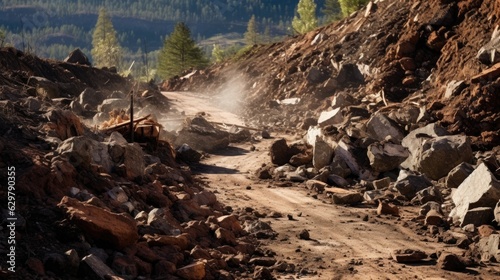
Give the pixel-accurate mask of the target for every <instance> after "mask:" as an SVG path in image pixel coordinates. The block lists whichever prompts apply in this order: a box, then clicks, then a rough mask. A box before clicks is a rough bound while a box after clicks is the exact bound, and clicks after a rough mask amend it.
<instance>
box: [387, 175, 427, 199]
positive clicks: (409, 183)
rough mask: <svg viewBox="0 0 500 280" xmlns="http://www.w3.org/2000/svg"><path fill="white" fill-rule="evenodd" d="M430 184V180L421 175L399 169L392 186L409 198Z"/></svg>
mask: <svg viewBox="0 0 500 280" xmlns="http://www.w3.org/2000/svg"><path fill="white" fill-rule="evenodd" d="M430 186H432V183H431V181H429V179H427V178H426V177H425V176H423V175H417V174H414V173H413V172H410V171H406V170H401V171H400V172H399V176H398V179H397V181H396V183H395V184H394V187H395V188H396V189H397V190H398V191H399V193H400V194H402V195H403V196H405V197H406V198H407V199H409V200H411V199H413V198H414V197H415V195H416V194H417V193H418V192H419V191H421V190H423V189H426V188H428V187H430Z"/></svg>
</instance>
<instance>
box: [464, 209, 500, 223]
mask: <svg viewBox="0 0 500 280" xmlns="http://www.w3.org/2000/svg"><path fill="white" fill-rule="evenodd" d="M492 220H493V208H491V207H478V208H474V209H470V210H468V211H467V213H465V216H464V217H463V220H462V222H461V223H460V226H461V227H463V226H465V225H469V224H473V225H474V226H476V227H478V226H481V225H487V224H490V223H491V221H492Z"/></svg>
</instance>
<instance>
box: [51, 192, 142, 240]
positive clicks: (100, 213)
mask: <svg viewBox="0 0 500 280" xmlns="http://www.w3.org/2000/svg"><path fill="white" fill-rule="evenodd" d="M58 207H60V208H62V209H63V210H64V211H65V212H66V214H67V215H68V216H69V219H70V220H71V221H73V222H74V223H75V224H76V225H77V226H78V227H79V228H80V229H81V230H82V231H83V232H84V233H85V234H86V235H88V236H90V237H91V238H93V239H94V240H96V241H98V242H101V243H102V244H103V245H105V246H110V247H112V248H114V249H123V248H126V247H128V246H131V245H133V244H135V243H136V242H137V240H138V239H139V235H138V233H137V226H136V222H135V221H134V220H133V219H132V218H130V217H128V216H127V215H125V214H114V213H111V212H109V211H107V210H104V209H102V208H99V207H96V206H93V205H89V204H86V203H81V202H79V201H78V200H76V199H74V198H70V197H64V198H63V199H62V200H61V202H60V203H59V204H58Z"/></svg>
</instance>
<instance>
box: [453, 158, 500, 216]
mask: <svg viewBox="0 0 500 280" xmlns="http://www.w3.org/2000/svg"><path fill="white" fill-rule="evenodd" d="M452 200H453V203H454V204H455V208H454V209H453V210H452V211H451V213H450V217H451V218H453V220H454V221H458V222H460V223H463V221H464V218H465V216H466V215H467V212H468V211H469V210H472V209H474V208H478V207H490V208H494V207H495V205H496V204H497V203H498V201H499V200H500V182H499V181H498V180H497V179H496V178H495V176H494V175H493V174H492V173H491V171H490V170H489V169H488V167H487V166H486V165H485V164H484V163H481V164H480V165H479V166H478V167H477V168H476V170H474V172H472V174H471V175H470V176H469V177H467V178H466V179H465V180H464V181H463V182H462V184H460V186H459V187H458V188H457V189H456V191H455V192H454V193H453V194H452Z"/></svg>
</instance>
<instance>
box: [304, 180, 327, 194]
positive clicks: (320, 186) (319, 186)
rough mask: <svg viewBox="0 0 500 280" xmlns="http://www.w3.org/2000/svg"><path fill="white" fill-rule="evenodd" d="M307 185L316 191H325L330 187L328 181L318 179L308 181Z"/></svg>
mask: <svg viewBox="0 0 500 280" xmlns="http://www.w3.org/2000/svg"><path fill="white" fill-rule="evenodd" d="M306 187H307V188H308V189H310V190H313V191H316V192H317V193H323V192H324V191H325V188H328V187H330V186H329V185H328V184H327V183H324V182H321V181H318V180H308V181H307V182H306Z"/></svg>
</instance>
